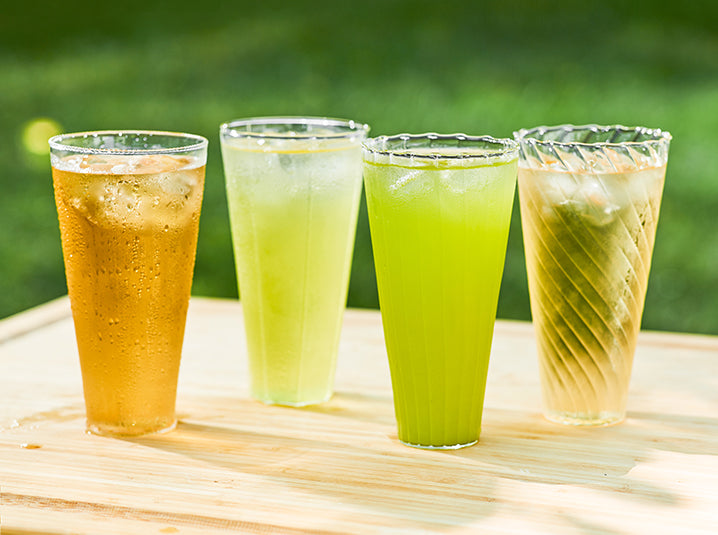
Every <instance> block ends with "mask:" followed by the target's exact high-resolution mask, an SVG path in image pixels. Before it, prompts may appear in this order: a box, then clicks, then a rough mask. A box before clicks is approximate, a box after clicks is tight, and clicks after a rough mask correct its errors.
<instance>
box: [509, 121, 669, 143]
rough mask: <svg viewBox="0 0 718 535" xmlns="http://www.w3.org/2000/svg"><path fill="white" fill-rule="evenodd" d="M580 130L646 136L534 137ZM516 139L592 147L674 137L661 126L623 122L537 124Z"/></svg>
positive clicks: (659, 141) (521, 141)
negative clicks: (598, 138) (611, 138)
mask: <svg viewBox="0 0 718 535" xmlns="http://www.w3.org/2000/svg"><path fill="white" fill-rule="evenodd" d="M580 130H590V131H592V132H601V133H607V132H612V131H614V132H616V133H624V134H625V133H631V132H633V133H635V134H636V136H639V135H640V136H646V138H645V139H643V140H640V141H639V140H627V141H593V142H587V141H561V140H552V139H541V138H537V137H532V136H535V135H537V134H538V135H540V136H544V135H545V134H546V133H549V132H559V131H564V132H573V131H580ZM514 139H515V140H516V141H517V142H519V143H530V144H532V145H540V146H561V147H586V148H588V147H591V148H602V147H606V148H611V147H636V146H640V145H647V144H648V145H650V144H660V143H664V142H670V141H671V140H672V139H673V136H671V133H670V132H668V131H666V130H661V129H660V128H647V127H645V126H623V125H621V124H614V125H599V124H582V125H574V124H561V125H556V126H535V127H533V128H521V129H519V130H517V131H515V132H514Z"/></svg>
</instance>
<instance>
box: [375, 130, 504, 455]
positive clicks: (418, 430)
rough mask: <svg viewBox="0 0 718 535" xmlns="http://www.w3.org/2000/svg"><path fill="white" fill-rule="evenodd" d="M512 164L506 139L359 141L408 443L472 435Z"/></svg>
mask: <svg viewBox="0 0 718 535" xmlns="http://www.w3.org/2000/svg"><path fill="white" fill-rule="evenodd" d="M434 136H435V135H434ZM430 144H431V146H430ZM516 171H517V151H516V148H515V144H514V143H513V142H512V141H510V140H493V139H492V138H468V137H464V136H462V137H461V139H459V137H458V136H438V137H437V138H436V139H434V140H433V141H432V140H430V139H429V138H427V136H410V137H409V136H402V137H401V138H400V137H399V136H396V137H392V138H376V139H372V140H369V142H367V143H366V145H365V149H364V181H365V187H366V193H367V205H368V209H369V223H370V227H371V237H372V244H373V248H374V260H375V264H376V272H377V282H378V286H379V304H380V306H381V313H382V321H383V325H384V335H385V338H386V346H387V353H388V356H389V364H390V369H391V378H392V387H393V391H394V408H395V412H396V419H397V423H398V431H399V440H401V441H402V442H404V443H405V444H408V445H412V446H421V447H431V448H448V447H461V446H467V445H470V444H473V443H475V442H476V441H477V440H478V438H479V433H480V428H481V414H482V409H483V399H484V389H485V384H486V374H487V370H488V364H489V353H490V350H491V339H492V335H493V327H494V320H495V318H496V305H497V302H498V295H499V287H500V285H501V276H502V272H503V266H504V258H505V254H506V243H507V239H508V232H509V223H510V220H511V208H512V204H513V196H514V189H515V186H516Z"/></svg>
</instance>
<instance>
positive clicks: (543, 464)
mask: <svg viewBox="0 0 718 535" xmlns="http://www.w3.org/2000/svg"><path fill="white" fill-rule="evenodd" d="M241 316H242V310H241V307H240V305H239V304H238V303H235V302H232V301H226V300H211V299H198V298H195V299H193V300H192V303H191V305H190V312H189V317H188V323H187V335H186V339H185V351H184V357H183V362H182V371H181V374H180V383H179V393H178V401H177V403H178V413H179V417H180V424H179V426H178V428H177V430H176V431H174V432H172V433H169V434H166V435H159V436H152V437H148V438H139V439H128V440H121V439H112V438H104V437H98V436H92V435H88V434H86V433H85V422H84V407H83V399H82V390H81V379H80V370H79V365H78V359H77V350H76V346H75V341H74V333H73V327H72V321H71V318H70V312H69V305H68V301H67V299H66V298H63V299H60V300H58V301H54V302H51V303H49V304H47V305H44V306H42V307H39V308H37V309H34V310H31V311H28V312H26V313H23V314H20V315H18V316H15V317H12V318H9V319H6V320H4V321H2V322H0V393H1V394H2V403H1V404H0V517H1V518H2V529H1V532H2V534H3V535H12V534H15V535H18V534H23V535H24V534H28V533H52V534H56V533H63V534H85V533H88V534H89V533H118V534H119V533H122V534H127V533H152V534H168V533H178V534H186V533H187V534H188V533H203V534H207V533H227V532H232V531H236V532H246V533H275V532H276V533H305V532H306V533H367V532H369V533H373V532H382V533H412V532H450V533H462V532H470V533H478V532H482V533H517V534H519V533H521V534H522V533H551V534H562V533H576V534H589V533H608V534H613V535H618V534H628V533H650V534H659V533H666V534H668V533H670V534H678V533H680V534H684V533H718V338H712V337H700V336H687V335H677V334H659V333H642V334H641V338H640V343H639V348H638V351H637V355H636V363H635V367H634V374H633V382H632V384H631V394H630V399H629V416H628V419H627V421H626V422H625V423H623V424H621V425H618V426H614V427H607V428H597V429H577V428H570V427H563V426H559V425H555V424H551V423H549V422H547V421H545V420H544V419H543V418H542V417H541V415H540V408H539V405H540V398H539V384H538V372H537V366H536V362H535V361H536V356H535V349H534V339H533V333H532V328H531V325H530V324H528V323H520V322H506V321H499V322H498V323H497V325H496V334H495V341H494V348H493V354H492V357H491V368H490V371H489V381H488V387H487V391H486V407H485V410H484V423H483V431H482V437H481V442H480V443H479V444H478V445H476V446H473V447H470V448H466V449H463V450H458V451H452V452H440V451H425V450H417V449H413V448H409V447H406V446H403V445H401V444H400V443H399V442H398V441H397V439H396V431H395V422H394V415H393V407H392V401H391V388H390V380H389V371H388V365H387V362H386V354H385V350H384V342H383V337H382V331H381V320H380V316H379V314H378V313H377V312H374V311H357V310H350V311H347V313H346V316H345V323H344V330H343V338H342V344H341V353H340V358H339V366H338V371H337V382H336V390H337V393H336V395H335V396H334V398H333V399H332V400H331V401H330V402H328V403H326V404H324V405H322V406H319V407H315V408H308V409H292V408H283V407H270V406H265V405H262V404H260V403H258V402H255V401H252V400H250V399H249V398H248V395H247V377H246V356H245V349H244V332H243V327H242V317H241Z"/></svg>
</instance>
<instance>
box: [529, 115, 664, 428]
mask: <svg viewBox="0 0 718 535" xmlns="http://www.w3.org/2000/svg"><path fill="white" fill-rule="evenodd" d="M517 138H518V139H519V142H520V147H521V161H520V164H519V180H518V182H519V198H520V200H521V219H522V223H523V235H524V244H525V249H526V266H527V270H528V281H529V291H530V295H531V312H532V316H533V322H534V326H535V329H536V340H537V344H538V354H539V372H540V376H541V385H542V391H543V401H544V414H545V416H546V418H548V419H549V420H552V421H555V422H558V423H564V424H571V425H609V424H614V423H617V422H620V421H621V420H623V418H624V417H625V413H626V403H627V398H628V385H629V381H630V378H631V369H632V365H633V354H634V352H635V349H636V341H637V336H638V332H639V329H640V326H641V315H642V313H643V303H644V298H645V295H646V288H647V285H648V274H649V271H650V267H651V255H652V252H653V243H654V239H655V236H656V227H657V225H658V214H659V209H660V204H661V196H662V193H663V182H664V176H665V173H666V162H667V158H668V145H669V141H670V135H669V134H668V133H667V132H661V131H660V130H648V129H644V128H625V127H621V126H612V127H600V126H596V125H588V126H572V125H564V126H558V127H551V128H545V127H540V128H535V129H532V130H522V131H521V132H519V133H518V134H517Z"/></svg>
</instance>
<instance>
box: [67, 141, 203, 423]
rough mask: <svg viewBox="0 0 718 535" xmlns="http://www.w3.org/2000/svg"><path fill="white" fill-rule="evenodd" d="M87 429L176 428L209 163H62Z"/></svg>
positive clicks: (148, 159) (77, 158)
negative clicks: (203, 192) (206, 173)
mask: <svg viewBox="0 0 718 535" xmlns="http://www.w3.org/2000/svg"><path fill="white" fill-rule="evenodd" d="M53 181H54V186H55V199H56V203H57V210H58V216H59V221H60V230H61V235H62V247H63V254H64V258H65V268H66V275H67V285H68V290H69V294H70V301H71V303H72V313H73V319H74V322H75V331H76V337H77V344H78V349H79V354H80V363H81V367H82V376H83V386H84V391H85V401H86V406H87V421H88V428H89V429H90V430H91V431H95V432H99V433H111V434H127V435H137V434H143V433H147V432H153V431H158V430H164V429H168V428H172V427H173V426H174V424H175V394H176V385H177V376H178V372H179V364H180V355H181V351H182V341H183V336H184V327H185V317H186V313H187V305H188V301H189V295H190V288H191V284H192V272H193V267H194V259H195V249H196V244H197V231H198V224H199V216H200V207H201V203H202V190H203V184H204V160H203V159H200V158H197V157H196V156H186V155H166V154H150V155H133V156H126V155H106V154H99V155H98V154H80V155H71V156H65V157H64V158H62V159H58V158H53Z"/></svg>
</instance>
